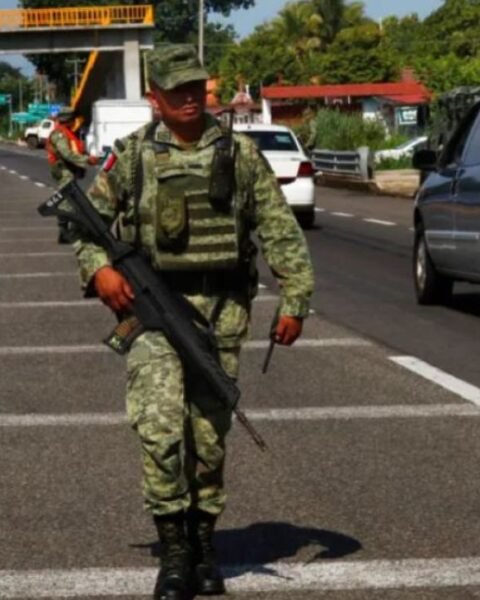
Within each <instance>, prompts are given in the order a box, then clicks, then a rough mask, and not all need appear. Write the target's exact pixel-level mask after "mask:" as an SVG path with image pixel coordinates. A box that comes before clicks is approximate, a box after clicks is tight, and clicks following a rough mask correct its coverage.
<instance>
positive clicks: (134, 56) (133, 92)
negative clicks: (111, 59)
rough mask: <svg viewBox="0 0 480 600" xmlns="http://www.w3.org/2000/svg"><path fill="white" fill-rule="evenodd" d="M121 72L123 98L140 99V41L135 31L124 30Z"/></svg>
mask: <svg viewBox="0 0 480 600" xmlns="http://www.w3.org/2000/svg"><path fill="white" fill-rule="evenodd" d="M123 72H124V81H125V98H126V99H127V100H140V98H141V97H142V85H141V81H142V79H141V77H142V72H141V68H140V43H139V39H138V34H137V32H136V31H125V42H124V45H123Z"/></svg>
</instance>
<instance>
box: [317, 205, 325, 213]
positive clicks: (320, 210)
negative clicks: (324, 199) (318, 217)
mask: <svg viewBox="0 0 480 600" xmlns="http://www.w3.org/2000/svg"><path fill="white" fill-rule="evenodd" d="M315 212H319V213H321V212H325V209H324V208H319V207H318V206H316V207H315Z"/></svg>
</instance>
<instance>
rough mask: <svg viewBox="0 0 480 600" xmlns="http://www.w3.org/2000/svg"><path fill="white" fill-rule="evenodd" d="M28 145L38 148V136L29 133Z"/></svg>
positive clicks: (33, 148)
mask: <svg viewBox="0 0 480 600" xmlns="http://www.w3.org/2000/svg"><path fill="white" fill-rule="evenodd" d="M27 146H28V147H29V148H31V149H32V150H35V149H36V148H38V138H37V136H35V135H29V136H28V137H27Z"/></svg>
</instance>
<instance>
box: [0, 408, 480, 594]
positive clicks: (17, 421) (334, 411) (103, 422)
mask: <svg viewBox="0 0 480 600" xmlns="http://www.w3.org/2000/svg"><path fill="white" fill-rule="evenodd" d="M245 414H246V415H247V417H248V418H249V419H250V420H252V421H271V422H278V421H351V420H353V419H418V418H445V417H477V418H479V417H480V410H479V409H478V408H477V407H476V406H472V405H471V404H464V403H462V404H417V405H411V404H400V405H394V406H322V407H315V406H314V407H299V408H266V409H247V410H245ZM126 422H127V417H126V416H125V413H123V412H114V413H74V414H44V413H38V414H35V413H30V414H7V413H3V414H0V427H51V426H55V427H78V426H85V425H88V426H90V425H91V426H116V425H124V424H125V423H126ZM0 598H1V596H0Z"/></svg>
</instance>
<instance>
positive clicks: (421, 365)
mask: <svg viewBox="0 0 480 600" xmlns="http://www.w3.org/2000/svg"><path fill="white" fill-rule="evenodd" d="M389 358H390V360H391V361H393V362H394V363H396V364H397V365H401V366H402V367H404V368H405V369H408V370H409V371H412V372H413V373H416V374H417V375H420V376H421V377H424V378H425V379H428V380H430V381H432V382H433V383H435V384H436V385H439V386H440V387H443V388H444V389H446V390H448V391H449V392H453V393H454V394H456V395H457V396H460V398H464V399H465V400H468V401H469V402H472V403H473V404H476V405H477V406H480V388H478V387H476V386H475V385H472V384H470V383H467V382H466V381H463V380H462V379H458V377H454V376H453V375H450V374H448V373H446V372H445V371H442V370H441V369H437V367H434V366H432V365H430V364H428V363H427V362H424V361H423V360H420V359H419V358H415V357H414V356H390V357H389Z"/></svg>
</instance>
